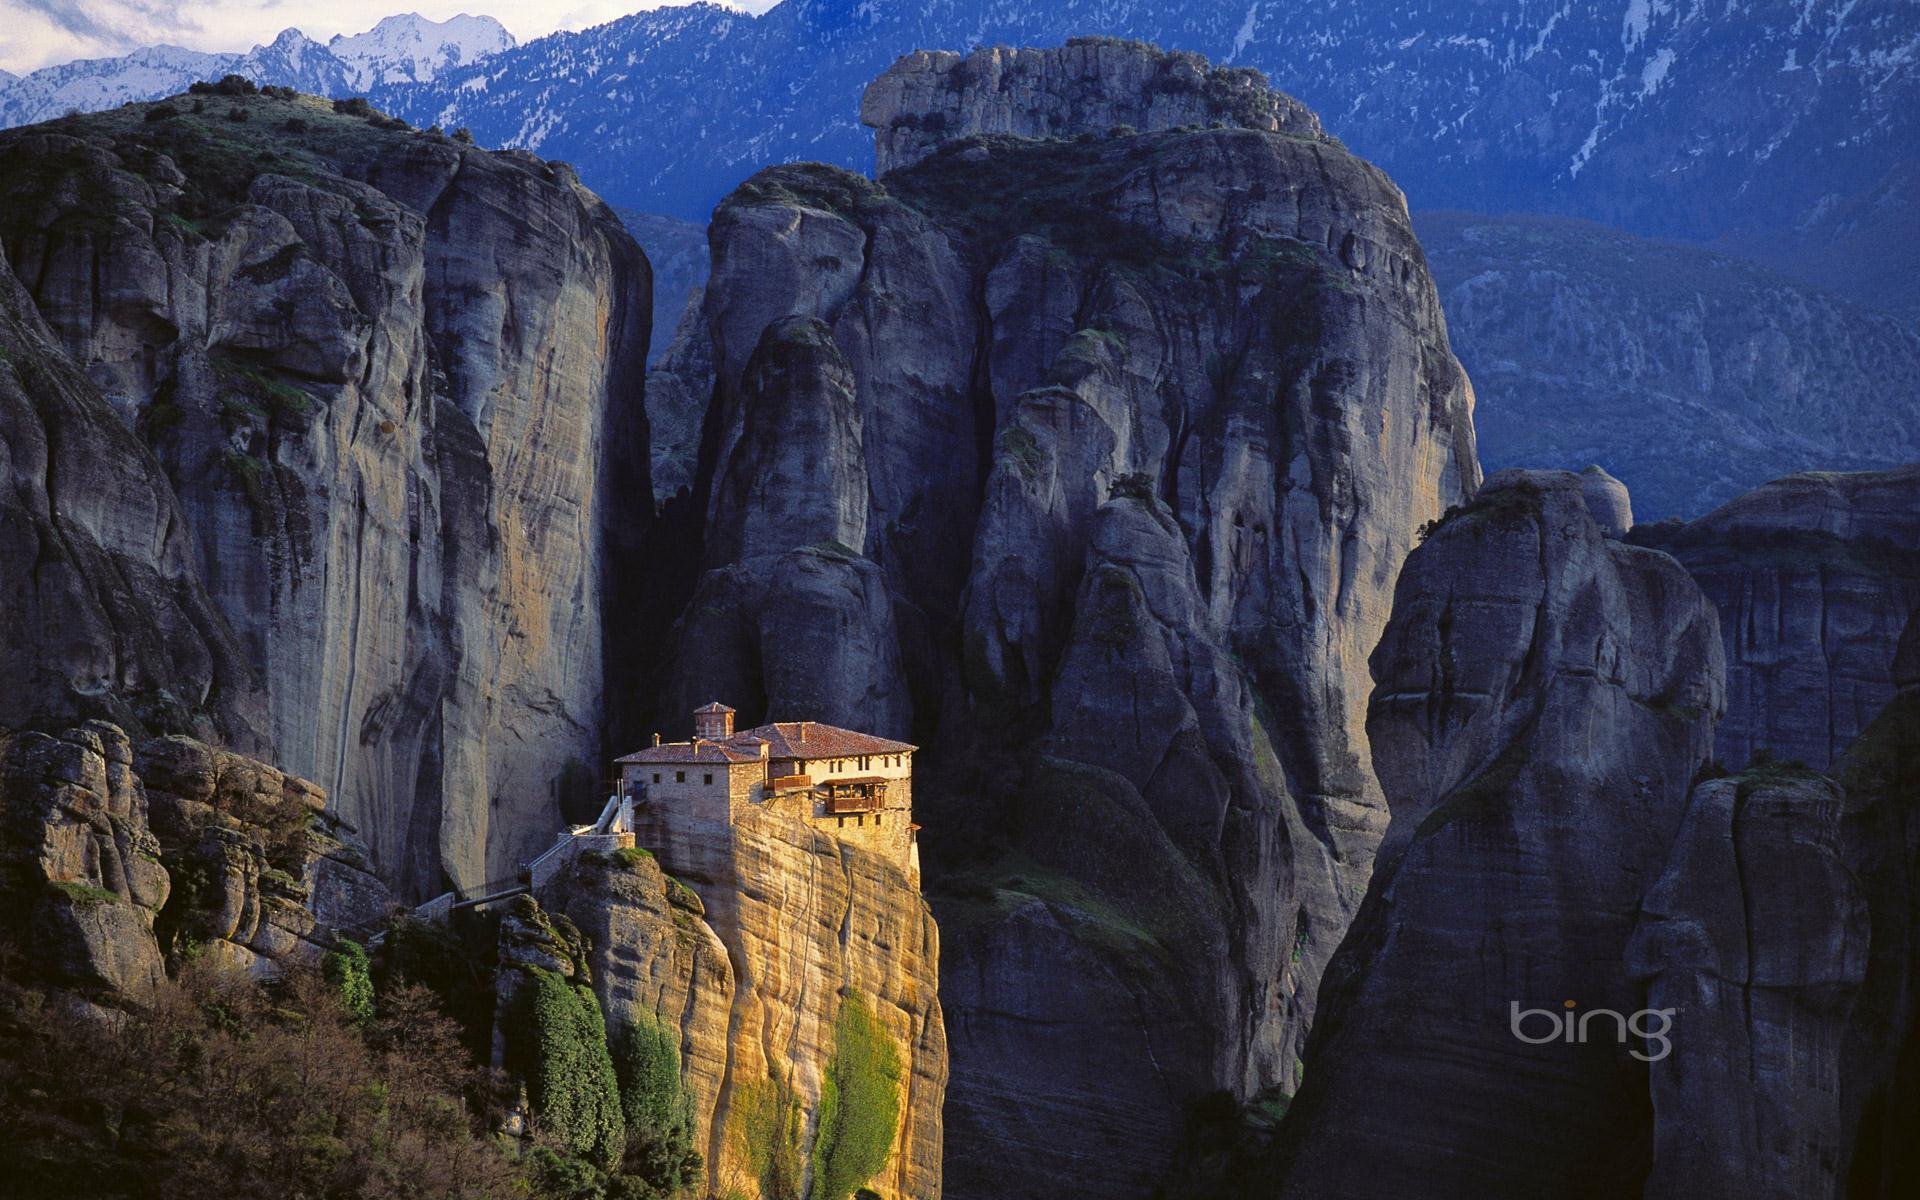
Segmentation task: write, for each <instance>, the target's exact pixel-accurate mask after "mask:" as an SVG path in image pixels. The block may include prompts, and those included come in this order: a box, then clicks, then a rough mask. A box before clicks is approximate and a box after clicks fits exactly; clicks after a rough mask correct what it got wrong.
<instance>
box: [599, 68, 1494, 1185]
mask: <svg viewBox="0 0 1920 1200" xmlns="http://www.w3.org/2000/svg"><path fill="white" fill-rule="evenodd" d="M929 71H931V72H932V73H933V75H934V76H936V77H937V80H938V81H944V82H938V81H935V82H930V81H929V78H928V72H929ZM1155 78H1164V79H1169V80H1186V81H1188V83H1189V84H1190V85H1191V86H1192V88H1193V89H1194V90H1195V91H1196V92H1198V93H1199V94H1201V95H1206V94H1209V93H1211V92H1213V91H1215V90H1216V89H1217V90H1219V91H1220V92H1222V93H1233V92H1234V90H1235V89H1243V90H1244V89H1248V88H1250V87H1251V81H1250V80H1249V79H1248V78H1247V77H1246V76H1245V75H1242V74H1239V73H1231V72H1228V73H1216V72H1213V71H1212V69H1211V68H1209V67H1207V65H1206V64H1204V63H1200V62H1198V61H1196V60H1194V59H1192V58H1190V57H1182V56H1163V55H1160V54H1158V53H1157V52H1154V51H1151V50H1148V49H1146V48H1142V47H1125V46H1119V45H1116V44H1112V43H1099V42H1095V43H1085V44H1078V45H1074V46H1069V47H1067V48H1065V49H1064V50H1052V51H1041V52H1020V53H1018V54H1016V55H1013V56H1001V55H994V54H989V53H985V52H983V53H982V54H979V55H976V56H974V58H973V59H970V60H967V61H965V62H958V61H953V60H949V59H939V60H930V59H926V58H910V59H908V60H906V61H905V62H903V64H902V66H901V67H900V74H899V75H898V76H896V77H890V78H887V79H883V80H882V81H881V82H880V83H878V84H876V86H875V91H874V96H875V99H874V100H873V101H872V103H871V104H870V107H869V112H870V114H871V115H873V116H874V117H875V119H876V120H883V121H884V123H885V126H886V128H885V129H883V130H882V131H881V136H882V137H890V136H894V135H896V134H897V133H899V131H901V130H903V129H907V128H912V129H913V130H915V131H916V133H915V136H916V138H918V137H919V136H920V135H923V134H925V133H926V132H927V131H929V130H933V129H943V128H944V129H953V130H966V129H973V128H991V127H992V125H993V122H994V121H995V120H996V119H997V118H995V117H993V116H992V115H991V114H992V113H995V112H998V113H1002V114H1004V113H1007V112H1010V111H1012V108H1011V107H1010V101H1009V97H1010V96H1014V95H1018V96H1020V97H1022V102H1023V103H1025V102H1027V101H1033V102H1034V103H1036V104H1038V105H1039V110H1040V111H1043V112H1044V111H1053V112H1058V113H1061V114H1074V113H1083V114H1096V115H1097V114H1108V115H1110V114H1111V112H1112V111H1117V110H1114V109H1113V108H1112V105H1113V104H1114V103H1116V101H1113V100H1112V99H1111V97H1113V96H1116V95H1130V94H1131V89H1132V85H1134V84H1137V83H1138V82H1139V81H1140V80H1142V79H1155ZM1170 94H1171V93H1170ZM1235 94H1240V93H1235ZM1244 94H1245V96H1246V98H1247V99H1249V100H1251V101H1252V103H1249V104H1247V105H1245V106H1244V107H1243V108H1241V109H1239V110H1238V111H1242V112H1244V113H1246V114H1247V118H1248V123H1250V124H1252V125H1254V126H1256V127H1255V128H1248V127H1245V126H1244V125H1232V124H1229V125H1226V126H1224V127H1219V128H1191V127H1189V128H1181V129H1165V130H1161V131H1159V132H1128V131H1126V130H1124V129H1120V130H1114V131H1113V132H1112V133H1111V134H1109V132H1108V130H1107V129H1106V128H1104V127H1103V128H1101V129H1099V130H1082V129H1077V128H1075V127H1073V126H1071V125H1062V126H1061V127H1060V128H1059V133H1060V134H1061V135H1063V137H1065V138H1066V139H1068V140H1058V139H1025V138H1020V137H1015V136H1010V135H1006V134H992V135H986V136H974V137H966V138H962V139H959V140H957V141H952V142H949V143H947V144H944V145H941V146H938V147H933V146H929V145H927V144H925V143H924V142H923V141H916V142H915V143H914V149H913V151H912V153H913V154H915V155H924V157H922V158H920V159H919V161H917V162H915V163H913V164H912V165H911V166H906V167H902V168H901V169H899V170H896V171H894V172H892V173H890V174H889V175H887V176H886V177H885V178H884V179H882V180H881V181H879V182H878V183H874V182H872V181H869V180H866V179H863V178H861V177H858V176H853V175H849V174H847V173H845V172H841V171H837V170H833V169H830V168H822V167H810V166H803V167H794V168H779V169H775V170H772V171H768V172H764V173H762V174H761V175H759V176H757V177H756V178H755V179H753V180H752V181H750V182H749V183H748V184H747V185H746V186H745V187H743V188H742V189H741V190H740V191H739V192H737V193H736V194H735V195H733V196H732V197H730V198H729V200H728V201H727V202H726V203H725V204H724V205H722V207H721V209H720V210H719V212H718V213H717V214H716V216H715V221H714V225H713V228H712V231H711V234H710V240H711V244H712V246H713V262H714V270H713V276H712V279H711V280H710V281H709V284H708V287H707V290H706V293H705V299H704V304H703V312H704V316H705V334H706V353H707V354H708V355H710V358H711V362H712V364H713V372H714V376H713V385H712V388H711V392H712V395H713V398H714V403H713V405H712V407H711V408H710V409H709V410H708V411H707V412H706V414H705V421H704V432H703V435H702V438H701V442H700V447H699V457H698V460H697V462H696V464H695V467H694V471H693V479H694V481H695V482H694V487H693V489H692V492H691V497H690V503H689V504H688V514H687V517H686V519H687V521H688V523H689V526H690V527H693V529H694V531H693V532H691V533H689V534H688V536H689V537H690V538H697V539H698V543H697V544H698V546H699V558H698V562H699V565H701V566H702V567H704V574H703V575H701V576H700V577H699V579H698V582H697V583H696V584H694V585H693V587H692V590H691V594H690V595H687V596H686V597H685V600H684V604H683V610H682V613H681V616H680V618H679V622H678V625H677V628H676V629H675V630H674V632H673V634H672V635H671V637H670V638H669V639H668V641H669V647H670V648H669V651H668V654H667V656H666V660H665V661H664V663H663V664H662V667H661V672H662V674H663V676H664V677H665V678H666V679H667V680H668V681H669V686H668V688H667V689H666V694H665V695H664V696H663V697H661V698H660V700H659V704H658V709H657V711H658V713H659V716H658V718H657V720H655V721H652V722H648V721H645V720H639V719H636V722H635V726H634V727H635V729H636V731H639V730H643V729H645V728H646V727H648V725H649V724H655V725H657V727H660V728H674V727H676V725H677V722H678V720H679V719H680V718H679V716H678V714H680V713H684V712H685V711H688V709H689V708H690V707H691V703H692V702H697V701H700V700H704V699H707V698H709V697H710V696H713V695H719V696H725V697H726V698H727V699H728V702H729V703H732V704H734V705H735V706H737V707H739V708H740V709H741V712H742V714H743V719H748V718H751V719H758V718H759V716H760V714H762V713H770V714H775V715H778V716H781V717H783V718H793V717H817V718H819V719H822V720H828V721H832V722H835V723H838V724H844V725H850V726H854V727H858V728H865V729H871V730H875V731H877V732H880V733H883V734H889V735H895V736H906V737H908V738H910V739H911V740H913V741H916V742H918V743H920V744H922V745H923V746H926V747H927V749H926V750H925V751H923V753H922V756H921V759H920V762H921V768H920V777H921V783H920V785H919V786H918V787H917V788H916V793H917V796H918V802H919V807H920V810H921V811H922V812H923V813H926V814H927V816H926V818H925V819H926V823H927V824H928V828H929V831H930V832H929V841H928V847H927V853H928V855H929V867H928V869H929V880H930V887H931V889H932V892H933V896H934V905H935V911H936V912H937V913H938V914H939V915H940V917H941V920H942V925H943V929H945V930H946V931H947V936H946V940H945V948H946V953H945V958H944V963H943V968H942V1002H943V1004H944V1006H945V1008H946V1011H947V1012H948V1013H949V1014H950V1016H951V1017H952V1018H953V1029H954V1031H955V1033H954V1046H953V1061H954V1077H953V1088H952V1091H951V1093H950V1100H949V1103H948V1106H947V1118H948V1122H949V1125H948V1141H949V1145H952V1146H955V1147H965V1149H964V1150H963V1151H958V1152H956V1153H955V1154H954V1155H951V1156H950V1158H949V1162H948V1164H947V1186H948V1188H949V1189H950V1190H952V1191H953V1192H954V1193H955V1194H959V1195H969V1196H971V1195H988V1194H991V1195H996V1196H1025V1195H1039V1194H1052V1193H1057V1192H1058V1191H1059V1190H1060V1189H1061V1188H1065V1187H1069V1186H1071V1187H1073V1188H1079V1189H1085V1190H1091V1191H1097V1192H1099V1193H1101V1194H1111V1195H1130V1194H1145V1193H1146V1192H1147V1191H1149V1190H1150V1189H1151V1188H1152V1186H1153V1183H1154V1180H1155V1178H1156V1177H1157V1175H1158V1174H1159V1172H1160V1171H1161V1170H1162V1169H1163V1168H1164V1166H1165V1164H1166V1162H1167V1159H1168V1157H1169V1155H1170V1154H1171V1152H1172V1143H1173V1142H1174V1141H1175V1139H1176V1138H1177V1136H1178V1131H1179V1127H1180V1123H1181V1121H1182V1119H1183V1116H1184V1114H1185V1111H1186V1109H1187V1106H1189V1105H1190V1104H1191V1103H1192V1102H1194V1101H1195V1100H1197V1099H1198V1098H1200V1097H1201V1096H1204V1095H1206V1094H1209V1093H1212V1092H1215V1091H1219V1090H1226V1091H1228V1092H1230V1093H1232V1094H1234V1095H1235V1096H1239V1097H1242V1098H1244V1097H1247V1096H1250V1095H1252V1094H1254V1093H1256V1092H1258V1091H1260V1090H1262V1089H1264V1088H1267V1087H1280V1086H1290V1084H1291V1082H1292V1080H1293V1079H1294V1073H1295V1053H1296V1050H1297V1045H1298V1039H1299V1037H1300V1035H1301V1034H1302V1032H1303V1031H1304V1028H1305V1024H1306V1021H1307V1018H1308V1017H1309V1015H1310V1013H1311V1011H1312V996H1313V985H1314V980H1315V978H1316V977H1317V975H1318V972H1319V970H1320V967H1321V965H1322V964H1323V963H1324V962H1325V959H1326V956H1327V954H1328V953H1330V951H1331V949H1332V947H1333V945H1334V944H1335V943H1336V942H1337V941H1338V938H1339V936H1340V932H1341V931H1342V929H1343V928H1344V926H1345V923H1346V921H1347V919H1348V916H1349V915H1350V913H1351V911H1352V905H1353V903H1354V901H1355V899H1356V898H1357V897H1358V895H1359V893H1360V890H1361V889H1362V888H1363V887H1364V882H1365V879H1366V874H1367V870H1368V866H1369V863H1370V860H1371V856H1372V850H1373V846H1374V844H1375V842H1376V841H1377V839H1378V837H1379V833H1380V830H1381V828H1382V827H1383V825H1384V812H1383V811H1382V810H1381V808H1380V804H1379V794H1378V791H1377V786H1376V785H1375V783H1374V782H1373V779H1372V777H1371V774H1370V773H1369V772H1368V770H1367V769H1366V765H1365V763H1366V752H1365V741H1364V731H1363V730H1362V727H1361V724H1362V717H1363V713H1364V703H1365V701H1364V691H1363V690H1362V689H1359V688H1356V687H1354V686H1352V681H1354V680H1355V679H1357V678H1358V675H1357V672H1358V670H1359V664H1360V663H1362V662H1363V661H1364V659H1365V656H1366V653H1367V651H1368V650H1369V649H1371V647H1372V645H1373V643H1374V641H1375V640H1377V637H1378V633H1379V630H1380V629H1381V627H1382V626H1383V624H1384V621H1385V616H1386V605H1387V600H1388V593H1389V589H1390V587H1391V584H1392V580H1393V577H1394V575H1395V573H1396V572H1397V570H1398V568H1399V563H1400V561H1401V558H1402V557H1403V556H1404V554H1405V553H1406V550H1407V548H1408V547H1409V546H1410V545H1411V544H1412V542H1413V537H1414V531H1415V529H1416V528H1417V527H1418V526H1419V525H1420V524H1421V523H1422V522H1423V521H1426V520H1428V519H1431V518H1433V517H1435V516H1437V515H1438V514H1439V513H1440V512H1441V511H1442V510H1443V509H1445V508H1446V507H1447V506H1448V505H1449V504H1451V503H1454V502H1456V501H1458V500H1459V499H1461V498H1462V497H1463V496H1464V495H1465V494H1466V493H1467V492H1469V491H1470V490H1471V488H1472V487H1473V486H1474V484H1475V483H1476V482H1477V476H1478V469H1477V466H1476V463H1475V459H1474V455H1473V443H1472V428H1471V420H1470V411H1471V401H1470V396H1469V393H1468V390H1467V384H1466V380H1465V378H1464V376H1463V375H1462V374H1461V372H1460V370H1459V368H1458V367H1457V365H1456V364H1455V363H1454V361H1453V359H1452V356H1451V355H1450V354H1449V353H1448V351H1447V348H1446V342H1445V336H1444V332H1443V329H1442V324H1441V319H1440V314H1439V309H1438V306H1437V300H1436V297H1435V295H1434V291H1433V288H1432V285H1431V283H1430V281H1429V280H1428V278H1427V276H1426V273H1425V269H1424V265H1423V263H1422V260H1421V258H1420V253H1419V250H1418V247H1417V246H1416V245H1415V244H1414V242H1413V239H1412V235H1411V230H1410V228H1409V226H1408V222H1407V218H1406V213H1405V208H1404V205H1403V203H1402V200H1401V198H1400V195H1399V193H1398V192H1397V191H1396V190H1395V189H1394V188H1393V186H1392V184H1391V183H1389V182H1388V181H1387V180H1386V178H1385V177H1384V176H1383V175H1381V174H1380V173H1379V172H1378V171H1376V170H1374V169H1372V168H1371V167H1369V166H1367V165H1366V164H1364V163H1362V162H1360V161H1359V160H1357V159H1355V158H1353V157H1351V156H1350V155H1348V154H1346V153H1345V152H1344V151H1343V150H1342V149H1341V148H1340V147H1339V146H1338V145H1337V144H1334V143H1332V142H1330V141H1328V140H1326V139H1325V138H1323V137H1320V136H1318V135H1316V134H1315V133H1314V132H1313V131H1312V127H1311V125H1310V124H1308V122H1307V119H1306V118H1304V117H1302V118H1298V119H1297V120H1291V121H1290V123H1289V125H1288V126H1287V127H1284V128H1279V129H1276V128H1275V125H1276V120H1275V118H1274V116H1273V114H1274V113H1276V112H1289V113H1290V112H1293V111H1294V110H1293V109H1292V108H1291V107H1290V102H1287V101H1284V100H1283V99H1281V98H1278V97H1271V96H1265V95H1263V94H1257V93H1250V92H1247V93H1244ZM909 95H911V96H914V97H917V99H916V100H914V103H917V104H920V105H922V106H923V107H922V108H921V109H920V110H917V111H916V110H913V109H909V108H904V107H902V106H903V105H904V104H905V103H906V100H905V99H904V97H907V96H909ZM1182 103H1185V102H1184V101H1182ZM1178 111H1181V112H1185V111H1187V110H1186V109H1184V108H1182V109H1179V110H1178ZM1098 119H1099V120H1101V121H1104V120H1105V119H1106V117H1105V116H1099V118H1098ZM675 357H677V352H676V355H675ZM688 394H689V395H694V396H698V395H701V394H702V390H701V389H700V388H698V387H694V388H690V389H689V390H688ZM1069 1181H1071V1182H1069Z"/></svg>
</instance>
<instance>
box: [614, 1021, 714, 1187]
mask: <svg viewBox="0 0 1920 1200" xmlns="http://www.w3.org/2000/svg"><path fill="white" fill-rule="evenodd" d="M614 1069H615V1071H616V1073H617V1074H618V1075H619V1078H620V1103H621V1107H622V1109H623V1111H624V1112H625V1114H626V1120H627V1157H626V1162H625V1164H624V1167H623V1169H624V1171H625V1173H626V1174H627V1175H629V1176H635V1177H638V1179H639V1180H641V1181H644V1183H645V1184H646V1185H648V1186H649V1187H650V1188H652V1189H653V1190H654V1191H656V1192H657V1193H658V1194H660V1195H667V1196H670V1195H673V1194H674V1193H675V1192H678V1191H680V1190H682V1189H684V1188H687V1187H691V1186H692V1185H693V1184H694V1183H696V1182H697V1181H698V1179H699V1175H700V1168H701V1166H702V1159H701V1157H700V1154H699V1153H698V1152H697V1151H695V1150H694V1148H693V1130H692V1120H691V1117H690V1115H689V1112H688V1105H687V1097H686V1094H685V1092H684V1091H682V1090H681V1087H680V1047H679V1045H678V1040H677V1039H676V1038H675V1037H674V1034H673V1032H672V1030H670V1029H669V1028H668V1027H667V1026H666V1025H664V1024H662V1023H661V1022H660V1021H658V1020H656V1019H654V1018H652V1017H650V1016H646V1015H642V1016H641V1017H640V1018H639V1020H638V1021H637V1022H636V1023H635V1024H634V1025H633V1026H632V1027H631V1028H629V1029H627V1030H626V1031H625V1032H624V1033H623V1034H622V1035H621V1039H620V1052H619V1054H618V1055H617V1056H616V1057H615V1060H614Z"/></svg>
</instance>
